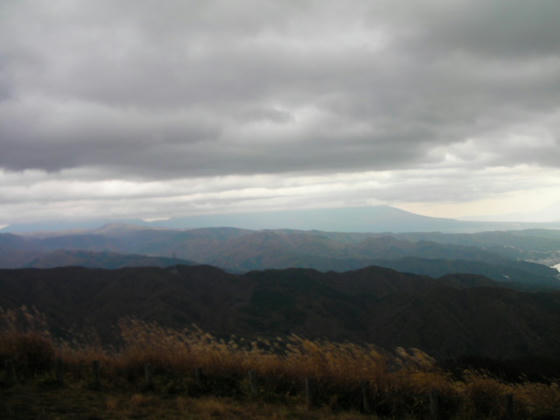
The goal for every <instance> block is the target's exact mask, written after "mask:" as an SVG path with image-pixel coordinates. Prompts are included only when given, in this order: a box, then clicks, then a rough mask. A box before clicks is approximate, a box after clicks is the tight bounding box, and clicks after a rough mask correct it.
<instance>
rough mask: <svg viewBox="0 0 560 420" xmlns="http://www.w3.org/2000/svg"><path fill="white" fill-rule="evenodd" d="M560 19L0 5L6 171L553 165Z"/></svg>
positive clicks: (401, 10)
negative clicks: (559, 24) (559, 25)
mask: <svg viewBox="0 0 560 420" xmlns="http://www.w3.org/2000/svg"><path fill="white" fill-rule="evenodd" d="M559 19H560V3H558V1H556V0H537V1H533V2H526V1H522V0H512V1H509V2H507V3H504V2H502V1H497V0H490V1H482V0H481V1H467V0H452V1H442V0H431V1H429V0H426V1H415V2H409V1H388V0H386V1H377V2H368V1H355V2H351V3H345V2H334V1H319V0H308V1H282V2H278V1H272V0H270V1H255V0H254V1H249V0H244V1H236V2H229V1H225V0H223V1H218V0H215V1H205V2H195V1H179V0H177V1H166V2H159V1H155V0H149V1H148V0H142V1H124V0H121V1H108V0H106V1H96V2H86V1H73V2H65V1H54V2H52V1H15V0H7V1H4V2H2V4H1V5H0V150H1V153H0V168H3V169H5V170H7V171H25V170H30V169H33V170H35V169H37V170H41V171H46V173H51V175H49V177H52V176H53V175H52V174H53V173H56V172H60V173H62V172H64V171H65V170H68V169H72V170H73V171H74V172H72V173H76V172H75V171H82V173H85V172H87V173H88V174H89V175H88V176H89V177H90V178H92V179H96V180H98V181H102V180H104V179H128V180H136V181H138V180H142V182H148V181H150V180H159V179H183V178H184V179H192V178H193V177H194V178H196V177H206V178H209V177H215V176H228V175H235V174H240V175H244V176H251V175H256V174H272V175H274V174H276V175H278V176H289V177H295V176H301V175H302V174H308V175H313V174H318V175H321V176H323V175H327V174H331V173H342V172H346V173H359V172H364V171H387V170H392V171H409V170H414V169H418V170H428V169H430V168H432V169H434V170H435V171H436V172H435V173H442V172H438V170H439V169H438V168H440V167H449V166H451V167H453V168H455V169H456V170H458V171H468V170H473V171H474V170H481V171H483V170H484V168H493V167H510V168H515V167H517V166H518V165H532V166H535V167H539V166H540V167H549V168H554V167H558V166H559V165H560V152H559V150H560V147H559V146H560V144H559V142H560V140H559V138H560V136H559V133H560V112H559V111H558V103H560V50H559V49H558V45H560V31H558V30H557V25H558V24H557V22H558V20H559ZM512 170H513V169H512ZM61 171H62V172H61ZM84 171H85V172H84ZM462 173H464V172H462ZM442 176H444V175H442ZM533 185H534V184H533ZM414 188H416V189H415V191H414V193H415V194H416V193H418V192H421V191H422V190H421V189H418V186H415V187H414ZM426 188H428V187H426ZM449 190H452V188H450V189H449ZM399 191H400V190H399ZM437 191H439V192H434V193H433V194H432V193H431V192H430V191H428V190H426V196H430V197H431V196H434V197H435V196H437V195H438V194H440V193H441V189H438V190H437ZM411 193H412V191H411ZM376 194H377V195H378V197H379V198H380V199H394V197H393V196H392V195H390V194H389V195H387V194H385V195H384V194H382V192H380V190H376ZM402 194H404V195H406V194H405V192H402ZM466 194H467V195H468V189H467V192H466ZM488 194H490V191H488ZM448 197H449V199H450V200H451V199H459V198H457V197H456V195H453V194H450V193H449V195H448ZM472 197H474V195H473V196H472ZM348 199H350V198H348ZM460 199H461V200H462V199H465V198H464V197H461V198H460Z"/></svg>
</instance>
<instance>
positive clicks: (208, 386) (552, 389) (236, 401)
mask: <svg viewBox="0 0 560 420" xmlns="http://www.w3.org/2000/svg"><path fill="white" fill-rule="evenodd" d="M0 321H1V328H0V361H2V365H3V366H4V369H3V371H2V372H1V375H0V396H1V398H0V415H2V418H232V419H233V418H278V419H283V418H301V419H319V418H327V419H328V418H333V419H335V418H345V419H356V418H361V417H362V416H363V417H364V418H366V416H367V418H428V417H432V418H433V416H435V415H437V416H438V418H449V419H475V418H477V419H480V418H493V419H498V418H535V419H553V418H558V416H559V415H560V388H559V386H558V382H557V380H554V379H552V378H551V379H549V380H548V381H545V382H529V381H527V380H523V379H522V378H520V379H519V380H518V381H516V382H515V383H508V382H504V381H501V380H498V379H496V378H493V377H491V376H488V375H487V374H484V373H481V372H474V371H463V372H460V373H456V374H451V373H449V372H446V371H444V370H442V369H440V368H438V367H437V365H436V364H435V361H434V359H432V358H431V357H430V356H428V355H426V354H425V353H423V352H421V351H420V350H418V349H404V348H398V349H396V351H395V352H392V353H387V352H384V351H382V350H380V349H379V348H377V347H375V346H373V345H365V344H362V345H357V344H352V343H348V342H346V343H336V342H332V341H318V340H308V339H303V338H301V337H298V336H295V335H292V336H289V337H277V338H276V339H274V340H270V339H262V338H256V339H254V340H251V341H245V340H243V339H241V338H237V337H230V339H228V340H224V339H218V338H216V337H214V336H212V335H210V334H208V333H205V332H204V331H202V330H198V329H187V330H186V329H183V330H176V329H169V328H163V327H161V326H159V325H157V324H153V323H144V322H140V321H136V320H131V319H127V320H121V322H120V323H119V335H120V338H121V344H120V345H119V346H118V347H117V348H103V347H100V346H99V345H96V344H95V343H94V342H91V341H89V342H88V341H81V342H78V341H72V342H69V341H57V340H55V339H53V338H52V336H51V335H50V334H49V332H48V330H46V329H45V328H46V325H45V319H44V318H43V317H42V316H41V315H40V314H38V313H34V312H32V311H28V310H25V309H23V310H20V311H3V312H2V314H1V317H0Z"/></svg>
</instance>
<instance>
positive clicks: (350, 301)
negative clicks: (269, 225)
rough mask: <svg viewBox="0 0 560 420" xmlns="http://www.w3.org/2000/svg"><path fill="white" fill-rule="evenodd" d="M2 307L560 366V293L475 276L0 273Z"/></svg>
mask: <svg viewBox="0 0 560 420" xmlns="http://www.w3.org/2000/svg"><path fill="white" fill-rule="evenodd" d="M0 305H1V306H3V307H15V306H20V305H27V306H34V307H36V308H37V309H38V310H39V311H41V312H44V313H45V314H46V315H47V317H48V319H49V322H50V323H51V325H52V327H55V329H56V330H58V331H61V330H67V329H69V328H74V329H81V328H84V327H93V328H95V329H96V330H98V331H99V332H100V333H101V334H102V335H103V336H105V337H108V336H109V335H110V331H111V326H112V325H114V324H115V323H116V322H117V321H118V320H119V319H120V318H122V317H126V316H134V317H138V318H140V319H143V320H154V321H158V322H160V323H162V324H163V325H168V326H174V327H183V326H188V325H191V323H196V324H197V325H199V326H200V327H202V328H204V329H206V330H209V331H211V332H214V333H217V334H231V333H236V334H242V335H248V336H251V335H257V334H258V335H283V334H289V333H292V332H293V333H298V334H302V335H305V336H309V337H326V338H330V339H335V340H344V339H349V340H353V341H358V342H360V341H362V342H363V341H367V342H373V343H376V344H378V345H381V346H384V347H387V348H393V347H395V346H406V347H419V348H421V349H423V350H425V351H427V352H428V353H431V354H433V355H435V356H438V357H456V356H461V355H478V356H484V357H493V358H514V357H522V356H528V355H529V356H543V357H546V356H548V357H558V356H559V355H560V337H558V334H557V332H558V331H560V293H558V292H547V293H544V292H542V293H526V292H520V291H514V290H510V289H505V288H500V287H498V286H497V285H496V283H494V282H492V281H490V280H488V279H486V278H484V277H481V276H474V275H455V276H446V277H445V278H440V279H434V278H430V277H427V276H417V275H411V274H403V273H399V272H396V271H393V270H390V269H386V268H381V267H368V268H365V269H361V270H357V271H350V272H345V273H335V272H329V273H320V272H318V271H315V270H309V269H307V270H304V269H289V270H267V271H253V272H250V273H247V274H246V275H233V274H228V273H226V272H224V271H222V270H219V269H217V268H213V267H210V266H177V267H168V268H124V269H118V270H100V269H86V268H75V267H74V268H72V267H68V268H58V269H46V270H38V269H20V270H0Z"/></svg>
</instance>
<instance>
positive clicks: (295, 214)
mask: <svg viewBox="0 0 560 420" xmlns="http://www.w3.org/2000/svg"><path fill="white" fill-rule="evenodd" d="M559 219H560V218H559ZM115 222H117V223H121V224H132V225H137V226H144V227H146V228H147V227H152V228H156V227H161V228H168V229H194V228H204V227H223V226H229V227H236V228H241V229H257V230H261V229H297V230H322V231H329V232H464V233H472V232H480V231H490V230H514V229H530V228H542V229H554V228H556V229H560V220H558V221H557V222H547V223H520V222H474V221H460V220H454V219H446V218H434V217H427V216H421V215H418V214H414V213H410V212H407V211H404V210H401V209H398V208H395V207H390V206H372V207H346V208H326V209H306V210H284V211H275V212H260V213H244V214H217V215H199V216H188V217H179V218H172V219H168V220H156V221H151V222H150V221H144V220H140V219H126V220H117V221H115V220H110V219H96V220H82V221H71V220H63V221H45V222H35V223H19V224H17V223H15V224H11V225H9V226H7V227H5V228H4V229H3V230H0V231H3V232H11V233H23V232H39V231H63V230H65V231H75V230H77V229H82V230H83V229H86V230H89V229H93V228H94V227H96V226H100V225H102V224H112V223H115Z"/></svg>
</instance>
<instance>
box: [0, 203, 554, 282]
mask: <svg viewBox="0 0 560 420" xmlns="http://www.w3.org/2000/svg"><path fill="white" fill-rule="evenodd" d="M380 214H381V215H382V214H385V215H386V216H387V215H388V214H391V215H394V214H395V212H394V211H393V210H392V209H388V208H377V209H376V211H374V212H373V216H380ZM397 214H400V213H398V212H397ZM373 216H372V217H371V220H373V223H372V225H374V226H375V223H382V222H383V220H384V219H383V218H382V217H381V216H380V217H379V219H376V218H375V217H373ZM401 216H402V215H401ZM403 217H405V218H406V219H407V220H409V222H410V223H412V220H420V224H419V225H417V226H421V227H422V226H426V224H425V223H426V221H425V220H424V218H422V217H421V216H415V215H410V214H406V213H405V214H404V216H403ZM390 219H391V220H393V219H394V218H393V217H392V216H391V218H390ZM428 221H429V223H445V224H449V223H451V224H453V223H461V222H455V221H449V220H443V221H441V220H439V219H435V222H434V221H433V220H432V219H429V218H428ZM360 223H361V222H360ZM403 223H404V222H403ZM422 223H424V224H422ZM384 226H386V225H384ZM411 226H412V225H410V226H409V227H411ZM415 226H416V225H415ZM419 229H420V228H419V227H417V228H416V229H414V228H413V227H412V228H411V230H419ZM0 251H1V253H0V267H4V268H16V267H57V266H66V265H81V266H85V267H100V268H118V267H124V266H139V265H153V266H170V265H174V264H178V263H181V264H192V263H203V264H211V265H214V266H218V267H221V268H224V269H226V270H229V271H231V272H245V271H249V270H262V269H270V268H279V269H280V268H290V267H301V268H314V269H317V270H321V271H329V270H334V271H347V270H353V269H358V268H363V267H366V266H369V265H380V266H384V267H389V268H393V269H396V270H401V271H406V272H412V273H417V274H425V275H431V276H441V275H444V274H449V273H458V272H460V273H472V274H480V275H485V276H487V277H489V278H491V279H493V280H495V281H499V282H506V283H511V284H516V285H518V286H519V285H520V284H523V285H524V286H526V287H558V284H559V281H558V272H557V271H556V270H555V269H553V268H549V267H548V266H553V265H555V264H558V263H559V262H560V230H544V229H538V230H537V229H528V230H515V231H494V232H479V233H470V234H465V233H461V234H459V233H454V234H451V233H439V232H434V233H422V232H416V233H414V232H412V233H343V232H325V231H317V230H314V231H302V230H294V229H291V230H272V229H267V230H249V229H236V228H202V229H190V230H172V229H165V228H154V227H151V226H144V225H130V224H109V225H104V226H102V227H99V228H96V229H91V230H85V231H77V232H66V233H65V232H60V233H58V232H50V233H41V234H35V235H25V236H18V235H14V234H0Z"/></svg>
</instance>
